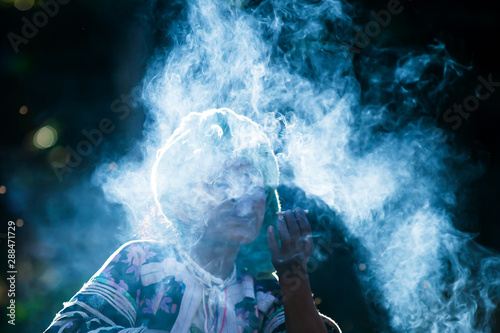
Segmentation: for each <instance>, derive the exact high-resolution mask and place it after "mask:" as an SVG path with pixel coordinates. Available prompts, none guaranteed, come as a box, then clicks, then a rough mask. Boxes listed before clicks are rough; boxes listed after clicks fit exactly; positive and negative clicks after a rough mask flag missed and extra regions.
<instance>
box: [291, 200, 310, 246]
mask: <svg viewBox="0 0 500 333" xmlns="http://www.w3.org/2000/svg"><path fill="white" fill-rule="evenodd" d="M295 216H297V224H298V226H299V229H300V234H301V235H302V238H303V239H305V240H307V239H308V238H309V236H311V234H312V233H311V225H310V224H309V221H308V220H307V216H306V213H305V212H304V210H303V209H302V208H300V207H297V208H295Z"/></svg>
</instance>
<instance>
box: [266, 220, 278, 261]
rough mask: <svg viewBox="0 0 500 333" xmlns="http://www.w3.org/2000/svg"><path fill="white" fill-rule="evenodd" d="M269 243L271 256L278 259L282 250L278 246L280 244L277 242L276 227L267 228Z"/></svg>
mask: <svg viewBox="0 0 500 333" xmlns="http://www.w3.org/2000/svg"><path fill="white" fill-rule="evenodd" d="M267 243H268V244H269V251H270V252H271V256H272V257H274V258H276V257H277V256H278V254H279V252H280V248H279V246H278V242H277V241H276V236H275V234H274V227H273V226H272V225H270V226H269V227H268V228H267Z"/></svg>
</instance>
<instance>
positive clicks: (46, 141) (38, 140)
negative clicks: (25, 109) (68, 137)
mask: <svg viewBox="0 0 500 333" xmlns="http://www.w3.org/2000/svg"><path fill="white" fill-rule="evenodd" d="M56 141H57V131H56V130H55V129H54V128H53V127H52V126H48V125H47V126H44V127H42V128H40V129H39V130H38V131H36V133H35V135H34V136H33V145H34V146H35V147H37V148H38V149H46V148H49V147H52V146H53V145H54V144H55V143H56Z"/></svg>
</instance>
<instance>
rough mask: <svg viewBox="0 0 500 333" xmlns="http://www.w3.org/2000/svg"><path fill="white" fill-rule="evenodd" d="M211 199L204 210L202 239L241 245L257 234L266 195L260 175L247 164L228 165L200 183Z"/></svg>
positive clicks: (233, 163)
mask: <svg viewBox="0 0 500 333" xmlns="http://www.w3.org/2000/svg"><path fill="white" fill-rule="evenodd" d="M204 188H205V189H206V191H207V194H208V195H209V196H210V197H211V198H213V200H210V204H208V205H207V206H208V207H207V209H206V214H205V217H206V221H207V228H206V230H205V233H204V236H205V237H207V238H209V239H211V240H213V241H218V242H227V243H232V244H234V245H245V244H248V243H250V242H252V241H253V240H254V239H255V238H256V237H257V235H258V234H259V231H260V228H261V227H262V222H263V220H264V213H265V209H266V198H267V194H266V191H265V189H264V178H263V176H262V174H261V173H260V172H259V171H258V170H257V169H255V167H253V166H252V165H251V164H250V163H248V162H231V163H226V165H225V166H224V167H223V168H222V169H220V170H219V172H218V173H217V175H216V176H214V177H213V178H212V179H211V182H206V183H204Z"/></svg>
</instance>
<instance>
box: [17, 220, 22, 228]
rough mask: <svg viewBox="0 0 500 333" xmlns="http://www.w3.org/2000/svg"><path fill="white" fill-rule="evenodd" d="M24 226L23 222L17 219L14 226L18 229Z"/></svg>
mask: <svg viewBox="0 0 500 333" xmlns="http://www.w3.org/2000/svg"><path fill="white" fill-rule="evenodd" d="M23 225H24V221H23V220H22V219H17V221H16V226H18V227H19V228H20V227H22V226H23Z"/></svg>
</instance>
